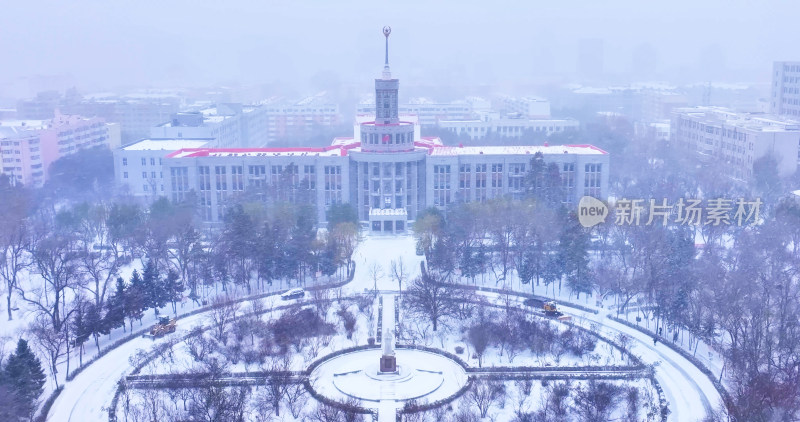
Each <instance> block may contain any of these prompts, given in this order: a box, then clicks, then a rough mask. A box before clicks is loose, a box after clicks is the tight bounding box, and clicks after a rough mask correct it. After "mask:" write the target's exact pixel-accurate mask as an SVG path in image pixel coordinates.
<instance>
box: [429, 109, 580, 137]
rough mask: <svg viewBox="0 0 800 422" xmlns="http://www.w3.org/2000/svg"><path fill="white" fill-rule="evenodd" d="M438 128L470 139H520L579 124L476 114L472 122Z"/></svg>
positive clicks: (442, 124)
mask: <svg viewBox="0 0 800 422" xmlns="http://www.w3.org/2000/svg"><path fill="white" fill-rule="evenodd" d="M439 127H441V128H443V129H447V130H449V131H451V132H453V133H455V134H457V135H460V136H468V137H469V138H470V139H484V138H487V137H492V136H499V137H507V138H521V137H523V136H525V135H529V134H531V133H540V134H544V135H548V136H549V135H552V134H554V133H560V132H564V131H568V130H577V129H578V128H579V127H580V123H579V122H578V121H577V120H574V119H528V118H522V117H519V116H517V115H514V116H508V115H505V116H504V115H500V113H497V112H492V113H486V112H484V113H478V118H476V119H472V120H442V121H439Z"/></svg>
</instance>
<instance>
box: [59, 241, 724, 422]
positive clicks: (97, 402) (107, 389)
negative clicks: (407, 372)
mask: <svg viewBox="0 0 800 422" xmlns="http://www.w3.org/2000/svg"><path fill="white" fill-rule="evenodd" d="M414 251H415V248H414V240H413V238H412V237H411V236H397V237H387V236H366V237H365V239H364V241H363V242H362V243H361V244H360V245H359V247H358V249H357V250H356V253H355V254H354V260H355V261H356V264H357V266H356V274H355V277H354V280H353V281H352V282H351V283H349V284H347V285H346V286H345V287H344V288H343V289H342V290H343V293H345V294H352V293H362V292H364V291H365V290H372V289H373V288H374V287H375V284H377V288H378V290H382V291H396V290H398V289H399V286H398V284H397V282H396V280H394V279H393V277H392V276H391V262H392V261H393V260H395V261H398V260H399V259H402V261H403V264H404V267H405V272H406V277H405V281H404V284H403V286H402V289H403V290H405V289H406V287H407V286H408V284H409V283H410V282H411V281H413V280H414V278H415V277H416V276H417V275H418V274H419V262H420V261H421V260H422V257H420V256H417V255H416V254H415V253H414ZM375 262H377V263H379V264H380V266H381V267H382V271H381V272H382V276H381V277H379V278H378V281H377V283H375V282H374V281H373V277H372V274H371V271H370V269H371V267H372V264H373V263H375ZM493 287H494V286H493ZM526 287H527V289H530V286H526ZM528 291H529V290H528ZM537 293H538V292H537ZM484 294H485V295H487V296H494V297H493V299H494V300H498V299H499V298H498V297H497V295H495V294H491V293H484ZM582 299H583V298H582ZM579 303H581V304H584V300H581V301H580V302H579ZM386 305H387V304H386V303H384V311H386V310H387V306H386ZM242 306H246V304H243V305H242ZM375 309H377V306H376V307H375ZM564 310H565V311H566V312H567V313H569V314H571V315H573V318H574V321H575V322H577V323H581V324H584V326H586V327H588V326H589V324H590V323H595V324H597V325H599V326H601V327H602V334H603V335H605V336H607V337H612V338H613V337H615V336H616V335H617V333H625V334H627V335H628V336H630V337H631V338H632V339H634V344H633V346H632V351H633V352H634V353H635V354H637V355H639V356H640V357H641V358H642V359H643V360H644V361H645V362H647V363H653V364H657V365H658V366H657V367H656V379H657V380H658V382H659V383H660V384H661V386H662V388H663V389H664V391H665V395H666V397H667V399H668V400H669V402H670V409H671V411H672V414H671V415H670V421H680V422H683V421H694V420H698V419H701V418H702V417H703V416H704V415H705V411H706V409H707V408H708V407H709V406H711V407H715V406H717V405H718V404H719V402H720V397H719V394H718V393H717V391H716V390H715V389H714V387H713V385H712V384H711V382H710V381H709V380H708V379H707V378H706V377H705V375H704V374H703V373H702V372H700V370H699V369H698V368H696V367H694V366H693V365H692V364H691V362H689V361H687V360H686V359H685V358H683V357H682V356H680V355H679V354H677V353H676V352H674V351H672V350H671V349H669V348H668V347H666V346H664V345H662V344H659V345H657V346H653V345H652V339H651V338H650V337H649V336H647V335H645V334H643V333H641V332H639V331H637V330H634V329H631V328H629V327H626V326H624V325H622V324H619V323H616V322H614V321H612V320H610V319H608V318H606V313H605V312H601V313H600V314H593V313H587V312H583V311H580V310H577V309H571V308H565V309H564ZM388 321H391V320H388V319H387V320H385V321H384V324H387V322H388ZM207 323H208V320H207V315H205V314H198V315H193V316H191V317H187V318H184V319H181V320H180V321H179V325H178V326H179V330H178V333H176V335H181V334H182V333H184V334H185V333H186V332H188V329H189V328H191V327H193V326H196V325H202V324H207ZM364 324H365V321H363V319H360V320H359V325H364ZM387 328H388V326H387V325H384V329H387ZM362 329H363V327H362ZM363 337H366V336H363ZM363 337H362V339H361V342H362V343H363V342H364V340H365V339H364V338H363ZM159 341H163V340H159ZM151 346H152V341H151V340H149V339H142V338H137V339H134V340H131V341H129V342H128V343H126V344H125V345H123V346H121V347H119V348H117V349H115V350H114V351H112V352H110V353H108V354H107V355H105V356H103V357H101V358H99V359H98V360H97V361H96V362H94V363H93V364H91V365H90V366H89V367H88V368H87V369H86V370H85V371H83V372H82V373H81V374H79V375H78V376H77V377H76V378H75V379H74V380H72V381H70V382H68V383H67V384H66V385H65V387H64V391H63V392H62V393H61V395H60V396H59V398H58V399H57V400H56V402H55V403H54V405H53V408H52V409H51V411H50V414H49V418H48V421H70V422H73V421H102V420H105V419H106V418H107V412H106V410H105V406H107V405H108V404H109V403H110V400H111V397H112V396H113V394H114V391H115V388H116V382H117V381H118V380H119V379H120V378H121V377H123V376H124V375H125V374H127V373H128V372H129V371H130V369H131V365H130V363H129V358H130V357H131V356H133V355H135V354H136V353H137V351H138V350H140V349H148V348H149V347H151ZM380 407H381V408H383V407H384V406H380ZM386 407H387V408H388V407H389V406H388V405H387V406H386Z"/></svg>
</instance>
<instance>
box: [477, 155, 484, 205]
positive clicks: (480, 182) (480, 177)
mask: <svg viewBox="0 0 800 422" xmlns="http://www.w3.org/2000/svg"><path fill="white" fill-rule="evenodd" d="M475 200H476V201H480V202H485V201H486V164H475Z"/></svg>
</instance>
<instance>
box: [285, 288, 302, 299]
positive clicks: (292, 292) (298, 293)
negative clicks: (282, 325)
mask: <svg viewBox="0 0 800 422" xmlns="http://www.w3.org/2000/svg"><path fill="white" fill-rule="evenodd" d="M305 295H306V291H305V290H303V289H300V288H295V289H289V290H287V291H285V292H283V293H282V294H281V299H283V300H291V299H300V298H303V297H305Z"/></svg>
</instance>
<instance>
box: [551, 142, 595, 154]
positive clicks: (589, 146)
mask: <svg viewBox="0 0 800 422" xmlns="http://www.w3.org/2000/svg"><path fill="white" fill-rule="evenodd" d="M553 146H556V145H553ZM564 146H565V147H574V148H590V149H593V150H595V151H599V152H600V153H601V154H608V152H607V151H605V150H603V149H600V148H598V147H596V146H594V145H591V144H574V145H564Z"/></svg>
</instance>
